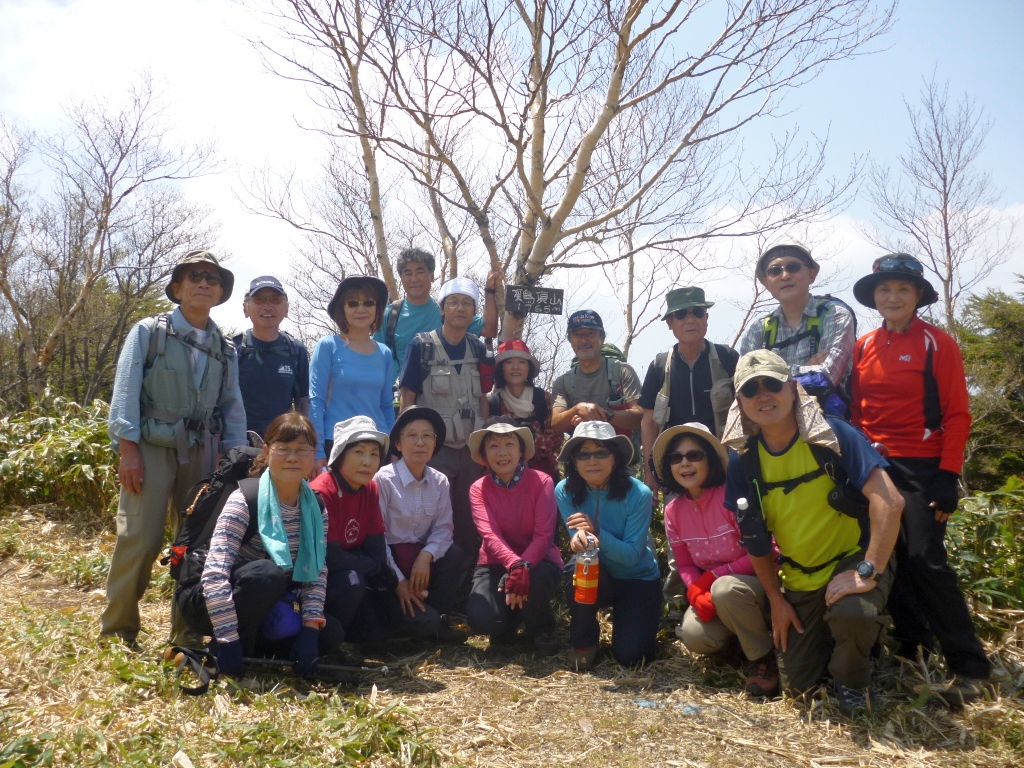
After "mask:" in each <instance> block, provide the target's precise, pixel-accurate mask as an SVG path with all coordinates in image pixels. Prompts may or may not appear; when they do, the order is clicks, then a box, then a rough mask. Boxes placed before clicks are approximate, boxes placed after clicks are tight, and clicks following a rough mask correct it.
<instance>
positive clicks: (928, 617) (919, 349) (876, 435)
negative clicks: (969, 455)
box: [851, 253, 991, 704]
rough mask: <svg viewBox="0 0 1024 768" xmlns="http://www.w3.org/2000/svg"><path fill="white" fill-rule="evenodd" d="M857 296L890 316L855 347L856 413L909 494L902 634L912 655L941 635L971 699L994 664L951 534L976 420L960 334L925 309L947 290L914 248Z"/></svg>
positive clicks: (897, 604) (900, 556) (892, 605)
mask: <svg viewBox="0 0 1024 768" xmlns="http://www.w3.org/2000/svg"><path fill="white" fill-rule="evenodd" d="M853 295H854V296H855V297H856V298H857V301H859V302H860V303H861V304H863V305H864V306H866V307H870V308H871V309H877V310H878V313H879V314H880V315H881V316H882V327H881V328H879V329H877V330H875V331H872V332H871V333H868V334H866V335H864V336H862V337H861V338H860V339H858V340H857V344H856V346H855V347H854V356H853V379H852V383H853V402H852V404H851V409H852V414H853V421H854V423H855V424H856V425H857V426H859V427H860V428H861V429H862V430H864V432H865V433H866V434H867V435H868V437H869V438H870V439H871V440H873V441H875V442H878V443H882V444H883V445H884V446H885V448H887V449H888V453H889V461H890V463H891V464H892V467H891V468H890V470H889V474H890V475H891V476H892V479H893V481H894V482H895V483H896V485H897V487H898V488H899V489H900V491H901V492H902V493H903V496H904V498H905V499H906V502H907V503H906V507H905V509H904V510H903V518H902V521H901V524H900V538H899V541H898V543H897V545H896V562H897V569H896V580H895V583H894V584H893V588H892V592H891V593H890V595H889V613H890V614H891V615H892V618H893V621H894V624H895V629H894V636H895V638H896V640H897V641H898V642H899V644H900V647H899V652H900V653H901V654H902V655H903V656H906V657H908V658H916V656H917V651H918V647H919V646H920V647H921V648H922V650H923V652H924V653H925V654H926V655H927V654H928V653H930V652H932V651H933V650H935V641H936V640H937V641H938V645H939V648H940V649H941V651H942V654H943V656H945V658H946V663H947V665H948V666H949V669H950V671H951V672H952V673H953V675H954V679H953V680H952V681H951V683H950V685H949V687H948V690H946V691H943V692H942V693H943V695H944V697H945V698H947V699H950V700H952V701H953V702H954V703H958V704H959V703H963V702H965V701H967V700H970V699H974V698H977V697H978V696H980V695H981V694H982V693H983V691H982V686H981V684H980V682H981V681H982V680H985V679H987V678H988V676H989V674H990V672H991V665H990V663H989V661H988V658H987V657H986V656H985V652H984V649H983V648H982V645H981V642H980V641H979V640H978V637H977V635H975V633H974V630H973V628H972V626H971V616H970V612H969V611H968V609H967V604H966V602H965V601H964V597H963V595H962V593H961V592H960V588H959V586H958V584H957V579H956V573H955V572H954V571H953V569H952V568H951V567H950V566H949V565H948V563H947V562H946V547H945V544H944V542H943V539H944V537H945V533H946V522H947V521H948V520H949V518H950V515H952V514H953V512H955V511H956V508H957V504H958V503H959V490H960V489H959V485H960V472H961V470H962V468H963V461H964V449H965V448H966V446H967V438H968V436H969V435H970V428H971V414H970V410H969V408H968V396H967V382H966V379H965V376H964V364H963V359H962V357H961V356H960V348H959V347H958V346H957V343H956V340H955V339H953V337H952V336H950V335H949V334H948V333H946V332H945V331H943V330H941V329H940V328H937V327H935V326H934V325H932V324H931V323H927V322H925V321H924V320H922V319H921V318H920V317H918V315H917V310H918V309H920V308H921V307H923V306H927V305H929V304H933V303H934V302H936V301H938V298H939V297H938V294H937V293H936V292H935V289H934V288H932V286H931V284H930V283H929V282H928V281H927V280H925V278H924V269H923V267H922V265H921V262H920V261H918V260H917V259H915V258H914V257H913V256H908V255H907V254H904V253H894V254H890V255H888V256H883V257H881V258H878V259H875V262H874V264H873V265H872V270H871V274H870V275H867V276H866V277H863V278H861V279H860V280H858V281H857V283H856V285H854V287H853ZM877 565H879V566H880V565H881V564H877Z"/></svg>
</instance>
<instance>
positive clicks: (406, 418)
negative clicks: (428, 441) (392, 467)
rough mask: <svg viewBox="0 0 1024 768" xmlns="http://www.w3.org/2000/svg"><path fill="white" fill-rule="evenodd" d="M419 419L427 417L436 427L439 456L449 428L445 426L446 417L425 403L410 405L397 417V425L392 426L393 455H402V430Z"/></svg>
mask: <svg viewBox="0 0 1024 768" xmlns="http://www.w3.org/2000/svg"><path fill="white" fill-rule="evenodd" d="M417 419H425V420H427V421H429V422H430V426H432V427H433V428H434V434H436V435H437V437H436V438H435V439H434V453H433V455H434V456H437V452H438V451H440V450H441V448H442V447H444V439H445V437H447V434H448V432H447V430H446V429H445V427H444V419H442V418H441V414H439V413H438V412H437V411H435V410H434V409H433V408H427V407H426V406H425V405H410V406H409V407H408V408H406V409H405V410H404V411H402V412H401V413H400V414H398V418H397V419H395V426H393V427H392V428H391V436H390V439H391V455H392V456H398V457H401V455H402V452H401V451H400V450H398V436H399V435H401V434H402V430H403V429H405V427H406V425H407V424H408V423H409V422H412V421H416V420H417Z"/></svg>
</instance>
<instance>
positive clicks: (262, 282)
mask: <svg viewBox="0 0 1024 768" xmlns="http://www.w3.org/2000/svg"><path fill="white" fill-rule="evenodd" d="M263 288H270V289H271V290H274V291H277V292H278V293H280V294H281V295H282V296H284V297H285V298H286V299H287V298H288V294H287V293H285V290H284V286H283V285H281V281H280V280H278V279H277V278H276V277H274V276H273V275H263V276H261V277H257V278H256V279H255V280H253V281H252V282H251V283H249V290H248V291H246V292H245V298H247V299H248V298H249V297H250V296H252V295H253V294H254V293H256V291H259V290H261V289H263Z"/></svg>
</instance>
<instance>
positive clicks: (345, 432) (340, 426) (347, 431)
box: [327, 416, 388, 467]
mask: <svg viewBox="0 0 1024 768" xmlns="http://www.w3.org/2000/svg"><path fill="white" fill-rule="evenodd" d="M366 441H369V442H376V443H380V445H381V451H380V457H381V461H383V459H384V457H385V456H387V454H388V436H387V433H385V432H381V431H380V430H379V429H377V424H376V423H375V422H374V420H373V419H371V418H370V417H369V416H353V417H352V418H351V419H345V420H344V421H339V422H338V423H337V424H335V425H334V445H332V446H331V457H330V458H329V459H328V460H327V465H328V466H329V467H333V466H334V462H336V461H337V460H338V459H339V458H341V454H342V453H344V452H345V449H346V448H347V447H348V446H350V445H352V443H362V442H366Z"/></svg>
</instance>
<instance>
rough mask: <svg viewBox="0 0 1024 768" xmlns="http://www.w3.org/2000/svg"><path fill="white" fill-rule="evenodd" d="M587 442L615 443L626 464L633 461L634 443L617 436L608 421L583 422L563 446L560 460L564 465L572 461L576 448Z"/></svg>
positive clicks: (626, 438) (559, 455) (623, 436)
mask: <svg viewBox="0 0 1024 768" xmlns="http://www.w3.org/2000/svg"><path fill="white" fill-rule="evenodd" d="M587 440H597V441H598V442H599V443H606V442H609V441H610V442H613V443H615V444H616V445H617V446H619V453H621V454H622V459H623V461H624V462H625V463H626V464H630V463H632V461H633V441H632V440H630V439H629V438H628V437H626V436H625V435H618V434H616V433H615V427H613V426H612V425H611V424H609V423H608V422H607V421H581V422H580V423H579V424H577V425H576V429H575V430H574V431H573V433H572V437H570V438H569V439H568V440H566V441H565V445H563V446H562V450H561V451H560V452H559V454H558V460H559V461H560V462H562V463H563V464H564V463H566V462H568V461H570V460H571V459H572V455H573V453H575V452H576V447H577V446H578V445H579V444H580V443H583V442H586V441H587Z"/></svg>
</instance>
